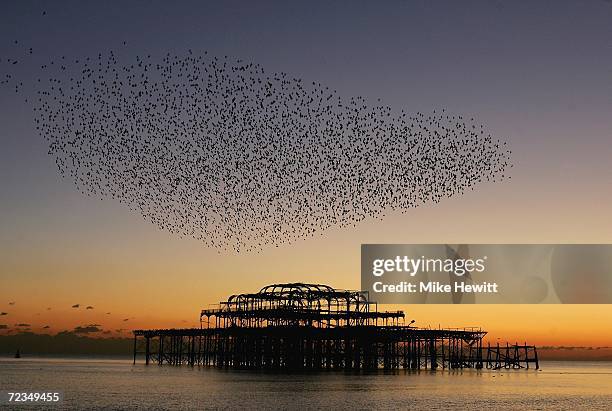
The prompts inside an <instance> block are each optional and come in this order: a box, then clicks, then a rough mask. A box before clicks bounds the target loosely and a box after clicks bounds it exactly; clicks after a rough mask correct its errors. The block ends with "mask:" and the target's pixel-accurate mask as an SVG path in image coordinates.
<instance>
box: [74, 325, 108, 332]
mask: <svg viewBox="0 0 612 411" xmlns="http://www.w3.org/2000/svg"><path fill="white" fill-rule="evenodd" d="M100 331H102V329H101V328H99V327H98V326H97V324H91V325H85V326H82V327H81V326H78V327H74V333H75V334H89V333H97V332H100Z"/></svg>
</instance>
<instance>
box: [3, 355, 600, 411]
mask: <svg viewBox="0 0 612 411" xmlns="http://www.w3.org/2000/svg"><path fill="white" fill-rule="evenodd" d="M0 392H4V393H5V394H6V392H58V393H60V394H61V401H60V402H57V403H50V402H38V403H28V404H26V403H20V404H17V403H12V404H7V403H6V402H4V403H3V404H0V408H2V409H37V410H43V409H44V410H47V409H79V410H81V409H121V410H125V409H142V410H157V409H159V410H162V409H170V410H191V409H228V410H237V409H244V410H256V409H287V410H308V409H321V410H323V409H324V410H329V409H359V410H361V409H364V410H366V409H368V410H369V409H404V410H407V409H411V410H455V409H456V410H480V411H482V410H485V409H486V410H498V409H499V410H505V409H508V410H582V409H584V410H612V362H584V361H571V362H570V361H568V362H557V361H548V362H541V370H539V371H536V370H534V369H530V370H499V371H491V370H472V369H464V370H456V371H452V370H437V371H434V372H432V371H419V372H415V371H396V372H383V371H379V372H374V373H367V374H364V373H350V372H307V373H278V372H277V373H274V372H263V371H234V370H220V369H216V368H208V367H197V366H196V367H190V366H170V365H162V366H159V365H148V366H147V365H144V364H136V365H133V364H132V361H130V360H128V359H116V358H115V359H113V358H21V359H12V358H4V359H0Z"/></svg>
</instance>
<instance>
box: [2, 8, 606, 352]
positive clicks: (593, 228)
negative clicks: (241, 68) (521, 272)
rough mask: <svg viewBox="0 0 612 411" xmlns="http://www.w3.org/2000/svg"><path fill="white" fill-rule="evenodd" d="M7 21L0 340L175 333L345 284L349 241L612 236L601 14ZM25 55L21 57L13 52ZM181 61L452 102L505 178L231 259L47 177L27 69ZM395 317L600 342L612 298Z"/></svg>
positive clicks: (267, 12) (531, 11)
mask: <svg viewBox="0 0 612 411" xmlns="http://www.w3.org/2000/svg"><path fill="white" fill-rule="evenodd" d="M43 12H44V15H43ZM0 21H1V24H0V39H1V40H0V57H1V59H2V61H1V62H0V74H4V72H5V69H6V68H7V67H8V63H6V58H11V59H19V60H20V62H19V73H20V76H21V77H23V78H24V79H27V80H28V82H25V81H24V90H25V91H24V93H22V94H19V95H17V94H16V93H15V92H14V90H11V89H10V88H3V87H0V110H1V113H2V122H1V123H0V193H1V195H0V312H6V313H7V314H6V315H4V316H0V324H6V325H8V326H9V327H11V328H12V327H13V326H14V325H15V324H18V323H27V324H31V327H30V328H31V330H32V331H35V332H42V331H45V332H57V331H61V330H71V329H74V328H75V327H77V326H83V325H87V324H100V325H101V328H103V329H104V330H117V329H125V330H131V329H133V328H146V327H171V326H174V327H186V326H193V325H195V324H196V323H197V319H198V313H199V310H200V309H201V308H204V307H206V306H207V305H208V304H212V303H216V302H218V301H220V300H222V299H224V298H226V297H227V296H228V295H230V294H235V293H238V292H251V291H257V290H259V289H260V288H261V287H262V286H264V285H266V284H269V283H274V282H292V281H302V282H320V283H326V284H329V285H332V286H334V287H338V288H349V289H357V288H359V286H360V284H359V282H360V275H359V273H360V267H359V264H360V259H359V253H360V245H361V244H362V243H449V244H454V243H612V213H611V212H610V211H611V206H610V205H611V203H612V162H611V161H610V159H611V158H612V144H610V143H611V142H612V115H611V113H612V24H611V23H610V22H612V3H611V2H609V1H600V0H592V1H554V2H553V1H535V2H527V1H525V2H511V1H481V2H452V1H448V2H443V1H435V2H428V1H422V2H383V3H381V2H353V1H351V2H348V1H347V2H334V3H333V4H328V3H325V2H320V3H318V4H317V3H313V2H303V3H297V2H296V3H292V4H289V3H287V2H248V3H247V2H241V3H238V2H236V3H234V2H217V3H212V2H211V3H208V2H181V3H178V4H177V3H171V2H144V1H142V2H130V3H127V4H126V3H124V2H105V3H104V6H103V7H102V6H100V5H98V4H97V3H94V2H87V3H83V2H79V1H74V2H70V3H68V2H64V3H62V4H61V5H60V4H56V3H55V2H30V1H26V2H2V3H1V4H0ZM15 40H17V41H18V43H17V44H15V42H14V41H15ZM124 41H125V42H126V45H123V42H124ZM29 47H32V48H33V54H32V55H31V57H24V56H25V54H26V53H25V50H26V49H28V48H29ZM189 49H192V50H193V52H194V53H203V52H204V51H208V52H209V53H213V54H215V55H220V56H224V55H228V56H233V57H235V58H241V59H245V60H247V61H253V62H257V63H259V64H261V65H262V66H264V67H265V68H266V69H267V70H269V71H273V72H281V71H282V72H286V73H288V74H289V75H291V76H294V77H299V78H302V79H303V80H304V81H316V82H320V83H322V84H325V85H328V86H329V87H330V88H334V89H336V90H337V91H338V93H339V94H340V95H342V96H347V97H350V96H362V97H364V98H365V99H366V100H367V101H370V102H376V101H377V99H381V101H382V102H383V103H384V104H388V105H389V106H391V107H393V108H395V109H397V110H401V109H403V110H405V111H406V112H409V113H412V112H425V113H428V112H431V111H433V110H439V109H442V108H445V109H446V110H447V111H449V112H452V113H456V114H460V115H463V116H465V117H468V118H470V117H474V118H475V119H476V121H477V122H479V123H482V124H484V125H485V126H486V127H487V129H488V130H489V131H490V132H491V134H492V135H494V136H495V137H497V138H500V139H502V140H505V141H507V142H508V145H509V147H510V149H511V150H512V161H513V164H514V167H513V169H512V171H511V174H510V175H511V179H510V180H506V181H503V182H500V183H486V184H482V185H479V186H478V187H476V189H475V190H474V191H473V192H470V193H468V194H465V195H462V196H457V197H454V198H451V199H448V200H444V201H443V202H441V203H440V204H438V205H435V206H433V205H425V206H422V207H420V208H416V209H411V210H408V211H406V212H404V213H399V212H397V213H390V214H389V215H387V216H386V217H385V218H383V219H382V220H380V219H368V220H366V221H364V222H362V223H360V224H358V225H357V227H356V228H354V229H353V228H350V229H349V228H337V229H331V230H328V231H325V232H322V233H321V234H320V235H318V236H316V237H315V238H313V239H309V240H297V241H295V242H294V243H293V244H290V245H283V246H281V247H278V248H268V249H263V250H262V251H261V252H259V253H241V254H235V253H232V252H230V251H219V250H216V249H212V248H207V247H206V246H205V245H204V244H202V243H201V242H198V241H196V240H194V239H190V238H180V237H177V236H175V235H172V234H170V233H168V232H165V231H161V230H160V229H158V228H157V227H156V226H154V225H152V224H150V223H149V222H147V221H145V220H144V219H143V218H142V216H140V215H139V214H138V213H136V212H134V211H130V210H129V209H127V208H126V207H125V206H122V205H121V204H119V203H118V202H116V201H113V200H111V199H103V200H100V199H99V198H93V197H86V196H83V195H82V194H80V193H79V192H78V190H76V189H75V187H74V185H73V183H72V181H70V180H69V179H65V178H62V177H61V176H60V175H59V174H58V172H57V167H56V166H55V163H54V160H53V158H52V157H50V156H49V155H48V154H47V151H48V146H47V142H46V141H45V140H44V139H43V138H41V137H40V136H39V135H38V134H37V133H36V130H35V127H34V123H33V115H32V106H31V100H30V103H26V102H24V96H25V97H27V96H28V95H31V96H34V95H35V93H36V78H37V76H39V75H40V74H39V72H40V66H41V65H42V64H47V63H48V62H49V61H51V60H53V59H57V58H58V57H59V56H63V55H64V56H67V57H70V58H82V57H86V56H95V55H97V54H98V53H99V52H108V51H110V50H114V51H115V52H117V53H121V54H124V55H144V54H151V55H153V56H163V55H165V53H166V52H168V51H171V52H173V53H183V52H186V51H187V50H189ZM11 70H13V71H14V68H11ZM28 93H29V94H28ZM577 281H580V279H577ZM10 302H14V303H15V304H14V305H10V304H9V303H10ZM75 304H80V307H79V308H71V307H72V306H73V305H75ZM87 306H92V307H94V308H93V309H90V310H86V309H85V307H87ZM48 308H50V309H48ZM386 308H388V309H395V308H396V307H392V306H389V307H386ZM401 308H402V309H403V310H405V311H406V313H407V315H408V318H410V319H412V318H415V319H416V320H417V323H416V325H418V326H427V325H432V326H436V327H437V326H438V325H439V324H440V325H442V326H449V327H459V326H482V327H483V328H485V329H486V330H488V331H489V332H490V334H491V335H492V336H494V337H501V338H502V339H505V338H508V339H509V340H511V341H514V340H515V339H521V341H522V339H526V340H527V341H529V342H530V343H533V344H547V345H593V346H610V345H612V306H611V305H582V306H576V305H541V306H535V305H522V306H519V305H507V306H506V305H504V306H433V305H421V306H403V307H401ZM107 312H110V314H106V313H107ZM126 319H127V321H124V320H126ZM185 321H186V322H185ZM46 325H49V326H50V328H48V329H44V330H43V327H44V326H46ZM568 326H571V327H573V328H574V329H575V332H574V333H572V334H571V335H568V334H567V333H566V332H565V330H566V328H567V327H568ZM0 332H4V331H3V330H0ZM124 335H127V334H124Z"/></svg>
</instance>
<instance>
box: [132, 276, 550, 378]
mask: <svg viewBox="0 0 612 411" xmlns="http://www.w3.org/2000/svg"><path fill="white" fill-rule="evenodd" d="M404 319H405V316H404V313H403V312H402V311H378V307H377V304H376V303H375V302H372V301H369V298H368V293H367V292H364V291H350V290H337V289H333V288H331V287H329V286H326V285H320V284H303V283H290V284H273V285H269V286H266V287H264V288H262V289H261V290H260V291H259V292H257V293H251V294H237V295H232V296H230V297H229V298H228V299H227V301H224V302H221V303H220V304H219V305H218V306H217V307H215V308H211V309H204V310H202V311H201V313H200V328H191V329H166V330H135V331H134V363H136V360H137V356H138V354H144V361H145V364H150V363H157V364H160V365H161V364H172V365H181V364H188V365H192V366H193V365H206V366H216V367H223V368H239V369H243V368H247V369H249V368H250V369H313V370H325V369H327V370H329V369H347V370H348V369H353V370H374V369H379V368H383V369H398V368H407V369H437V368H443V369H444V368H451V369H453V368H491V369H500V368H506V369H509V368H514V369H518V368H529V366H530V364H534V365H535V368H536V369H538V368H539V363H538V357H537V350H536V348H535V347H534V346H528V345H527V344H524V345H518V344H514V345H509V344H506V346H505V347H500V346H499V344H498V345H497V346H495V347H491V346H487V347H483V344H482V340H483V337H484V336H485V335H486V331H483V330H482V329H480V328H464V329H429V328H416V327H413V326H411V324H408V325H406V324H405V323H404Z"/></svg>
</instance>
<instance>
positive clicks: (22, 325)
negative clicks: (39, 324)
mask: <svg viewBox="0 0 612 411" xmlns="http://www.w3.org/2000/svg"><path fill="white" fill-rule="evenodd" d="M15 326H17V327H31V326H32V324H26V323H19V324H15Z"/></svg>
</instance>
